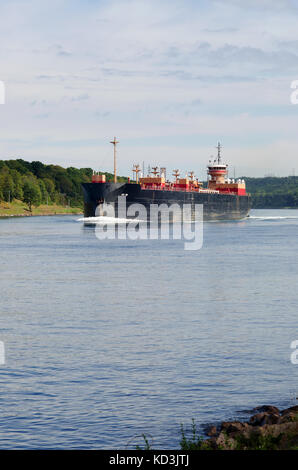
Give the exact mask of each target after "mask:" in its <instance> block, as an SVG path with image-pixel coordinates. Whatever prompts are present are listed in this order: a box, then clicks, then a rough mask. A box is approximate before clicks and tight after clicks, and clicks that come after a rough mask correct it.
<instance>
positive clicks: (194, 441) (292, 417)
mask: <svg viewBox="0 0 298 470" xmlns="http://www.w3.org/2000/svg"><path fill="white" fill-rule="evenodd" d="M247 414H248V415H249V416H250V418H249V419H248V420H246V421H244V420H241V421H240V420H235V421H222V422H220V423H219V424H217V425H215V424H214V425H209V426H208V427H207V429H206V436H208V437H205V438H202V437H200V436H199V435H198V433H197V431H196V428H195V425H194V422H193V428H192V437H191V438H187V437H186V436H185V434H184V432H183V433H182V441H181V448H182V449H184V450H298V405H295V406H291V407H290V408H285V409H283V410H280V409H279V408H277V407H276V406H272V405H263V406H258V407H256V408H253V409H252V410H247Z"/></svg>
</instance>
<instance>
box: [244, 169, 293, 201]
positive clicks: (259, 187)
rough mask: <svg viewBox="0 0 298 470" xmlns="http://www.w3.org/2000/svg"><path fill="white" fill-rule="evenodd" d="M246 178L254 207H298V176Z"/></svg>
mask: <svg viewBox="0 0 298 470" xmlns="http://www.w3.org/2000/svg"><path fill="white" fill-rule="evenodd" d="M244 179H245V181H246V189H247V192H249V193H250V194H251V196H252V206H253V208H254V209H262V208H264V209H265V208H272V209H273V208H277V209H278V208H282V207H291V208H295V207H296V208H298V176H287V177H284V178H278V177H274V176H270V177H265V178H245V177H244Z"/></svg>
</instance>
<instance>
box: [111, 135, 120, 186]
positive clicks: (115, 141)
mask: <svg viewBox="0 0 298 470" xmlns="http://www.w3.org/2000/svg"><path fill="white" fill-rule="evenodd" d="M110 144H113V145H114V183H117V163H116V145H117V144H119V141H118V140H116V137H114V140H111V142H110Z"/></svg>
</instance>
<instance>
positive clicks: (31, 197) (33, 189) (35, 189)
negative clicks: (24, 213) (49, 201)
mask: <svg viewBox="0 0 298 470" xmlns="http://www.w3.org/2000/svg"><path fill="white" fill-rule="evenodd" d="M23 193H24V196H23V201H24V202H25V203H26V204H28V207H29V210H30V212H32V205H35V206H39V204H40V203H41V191H40V187H39V185H38V184H37V183H35V181H33V180H30V179H28V180H26V181H25V183H24V188H23Z"/></svg>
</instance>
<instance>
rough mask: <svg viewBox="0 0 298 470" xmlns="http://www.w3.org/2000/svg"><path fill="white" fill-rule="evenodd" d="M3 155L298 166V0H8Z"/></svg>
mask: <svg viewBox="0 0 298 470" xmlns="http://www.w3.org/2000/svg"><path fill="white" fill-rule="evenodd" d="M0 15H1V27H0V39H1V47H0V57H1V65H2V67H1V74H0V79H1V80H3V81H4V82H5V85H6V104H5V105H1V106H0V124H1V140H0V151H1V153H0V158H11V157H15V158H17V157H22V158H24V159H27V160H41V161H43V162H45V163H57V164H60V165H62V166H78V167H82V166H91V167H93V168H95V169H101V170H112V164H113V158H112V146H111V145H110V144H109V141H110V140H111V138H113V136H114V135H116V136H117V138H118V139H119V140H120V144H119V150H118V163H119V173H121V174H131V167H132V165H133V163H140V164H142V162H143V161H145V164H146V166H147V165H148V164H149V163H151V164H152V165H155V164H160V165H161V166H166V167H167V168H168V171H170V170H171V169H172V168H177V167H178V168H180V169H181V171H182V172H184V171H186V170H195V171H196V173H197V175H198V176H200V177H203V176H204V174H205V167H206V163H207V161H208V160H209V158H210V155H211V154H215V152H216V151H215V146H216V144H217V141H218V140H220V141H221V142H222V145H223V155H224V157H225V159H226V160H227V162H228V163H229V164H230V167H231V168H234V167H235V168H236V173H237V174H239V175H240V174H241V175H244V174H246V175H249V176H262V175H264V174H267V173H274V174H276V175H288V174H291V173H292V171H293V168H295V167H297V168H296V173H297V174H298V164H296V161H297V155H298V132H297V131H298V105H293V104H291V102H290V94H291V89H290V84H291V82H292V81H293V80H297V79H298V33H297V20H298V0H295V1H294V0H293V1H291V0H250V1H249V0H248V1H247V2H243V1H242V0H209V1H193V0H179V1H178V0H159V1H157V0H109V1H100V0H88V1H86V0H84V1H82V0H75V1H73V0H72V1H70V0H59V1H58V0H52V1H51V2H48V1H47V2H45V1H43V0H39V1H37V0H26V1H20V0H19V1H15V0H11V1H10V2H4V1H1V0H0Z"/></svg>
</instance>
